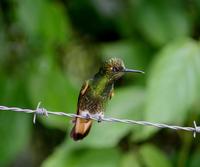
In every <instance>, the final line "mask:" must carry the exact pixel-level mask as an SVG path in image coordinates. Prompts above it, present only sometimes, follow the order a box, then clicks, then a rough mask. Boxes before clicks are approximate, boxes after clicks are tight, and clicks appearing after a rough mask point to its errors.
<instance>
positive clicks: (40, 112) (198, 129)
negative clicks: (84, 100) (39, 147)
mask: <svg viewBox="0 0 200 167" xmlns="http://www.w3.org/2000/svg"><path fill="white" fill-rule="evenodd" d="M40 104H41V102H39V103H38V105H37V108H36V109H35V110H31V109H23V108H18V107H6V106H0V110H2V111H15V112H24V113H33V114H34V116H33V123H34V124H35V122H36V116H37V115H44V116H48V115H49V114H52V115H58V116H66V117H70V118H75V117H77V118H85V119H93V120H95V121H99V117H98V116H93V115H89V116H88V115H87V116H83V115H76V114H72V113H65V112H53V111H48V110H46V109H45V108H40ZM101 121H107V122H120V123H126V124H135V125H143V126H152V127H157V128H162V129H164V128H168V129H173V130H184V131H190V132H193V137H194V138H195V137H196V134H197V133H200V126H197V125H196V122H195V121H194V122H193V125H194V127H182V126H176V125H167V124H162V123H152V122H148V121H135V120H129V119H118V118H111V117H103V118H101Z"/></svg>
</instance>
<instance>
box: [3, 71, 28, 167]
mask: <svg viewBox="0 0 200 167" xmlns="http://www.w3.org/2000/svg"><path fill="white" fill-rule="evenodd" d="M18 77H19V76H18ZM24 84H25V83H24V80H21V79H20V77H19V78H17V79H16V78H14V77H13V78H9V77H7V76H6V75H5V74H2V73H1V72H0V92H1V93H0V102H1V103H0V105H8V106H11V105H12V106H15V105H16V106H19V107H20V105H21V107H25V106H22V104H28V102H27V101H28V100H27V96H26V89H25V86H24ZM22 87H23V88H24V89H22ZM30 125H31V120H30V117H29V116H28V115H26V114H22V113H14V112H11V111H0V136H1V139H0V166H6V165H8V164H10V163H11V162H12V161H13V160H14V159H15V158H16V156H17V155H18V153H19V152H20V151H23V149H24V147H25V146H26V144H28V140H29V138H30V134H31V129H30Z"/></svg>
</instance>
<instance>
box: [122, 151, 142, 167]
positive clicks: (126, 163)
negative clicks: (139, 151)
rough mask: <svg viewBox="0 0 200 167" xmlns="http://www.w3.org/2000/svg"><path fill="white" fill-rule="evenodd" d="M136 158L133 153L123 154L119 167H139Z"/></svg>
mask: <svg viewBox="0 0 200 167" xmlns="http://www.w3.org/2000/svg"><path fill="white" fill-rule="evenodd" d="M140 166H141V165H140V162H139V159H138V156H137V155H136V154H135V153H134V152H130V153H126V154H123V157H122V160H121V163H120V167H140Z"/></svg>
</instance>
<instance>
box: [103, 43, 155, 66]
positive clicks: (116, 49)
mask: <svg viewBox="0 0 200 167" xmlns="http://www.w3.org/2000/svg"><path fill="white" fill-rule="evenodd" d="M101 52H102V55H104V56H105V57H106V58H110V57H119V58H122V59H123V60H124V63H125V65H126V66H127V67H129V68H136V69H137V68H140V69H144V68H145V67H146V65H147V62H148V61H149V59H148V58H149V54H150V52H151V51H150V49H149V48H148V47H146V46H145V45H144V44H142V43H139V42H131V41H119V42H113V43H109V44H108V43H106V44H104V45H102V50H101Z"/></svg>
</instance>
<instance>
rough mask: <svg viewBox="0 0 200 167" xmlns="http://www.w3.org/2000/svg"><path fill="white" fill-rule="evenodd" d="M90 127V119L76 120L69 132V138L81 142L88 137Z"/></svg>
mask: <svg viewBox="0 0 200 167" xmlns="http://www.w3.org/2000/svg"><path fill="white" fill-rule="evenodd" d="M91 126H92V120H91V119H83V118H76V119H75V125H74V127H73V129H72V131H71V134H70V136H71V137H72V138H73V139H74V140H75V141H77V140H81V139H83V138H84V137H85V136H87V135H88V133H89V131H90V129H91Z"/></svg>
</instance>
